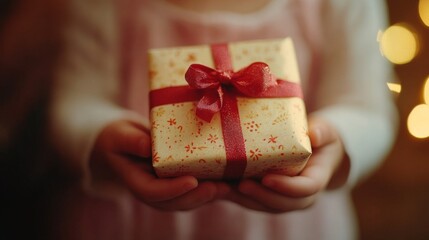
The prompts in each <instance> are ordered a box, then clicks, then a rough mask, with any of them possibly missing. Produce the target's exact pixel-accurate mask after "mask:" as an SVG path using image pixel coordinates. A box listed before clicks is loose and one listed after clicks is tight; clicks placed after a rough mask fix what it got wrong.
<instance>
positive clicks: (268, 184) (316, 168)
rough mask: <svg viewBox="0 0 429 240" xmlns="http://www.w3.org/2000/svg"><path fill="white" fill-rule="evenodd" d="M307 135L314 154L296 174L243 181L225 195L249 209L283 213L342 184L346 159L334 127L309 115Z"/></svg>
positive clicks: (272, 175) (301, 206) (346, 163)
mask: <svg viewBox="0 0 429 240" xmlns="http://www.w3.org/2000/svg"><path fill="white" fill-rule="evenodd" d="M309 134H310V139H311V143H312V147H313V155H312V156H311V157H310V159H309V161H308V163H307V166H306V167H305V169H304V170H303V171H302V173H301V174H300V175H299V176H294V177H288V176H283V175H278V174H268V175H266V176H265V177H263V179H262V180H261V181H260V182H257V181H253V180H243V181H242V182H241V183H240V184H239V185H238V187H237V191H234V192H231V193H230V194H229V195H228V196H227V198H228V199H229V200H231V201H233V202H236V203H238V204H240V205H242V206H244V207H247V208H250V209H254V210H259V211H266V212H274V213H282V212H288V211H293V210H299V209H304V208H307V207H309V206H311V205H312V204H313V203H314V201H315V200H316V198H317V196H318V194H319V193H320V192H322V191H323V190H325V189H326V188H327V187H329V188H331V187H332V188H335V187H339V186H341V185H342V184H344V183H345V181H346V179H347V176H348V171H349V160H348V158H347V155H346V154H345V150H344V147H343V145H342V142H341V139H340V137H339V135H338V134H337V132H336V130H335V129H334V128H333V127H332V126H331V125H329V124H328V123H326V122H325V121H323V120H322V119H320V118H317V117H312V118H311V117H310V118H309Z"/></svg>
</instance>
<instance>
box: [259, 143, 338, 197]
mask: <svg viewBox="0 0 429 240" xmlns="http://www.w3.org/2000/svg"><path fill="white" fill-rule="evenodd" d="M329 147H330V146H328V147H326V148H324V149H320V150H317V151H315V153H314V154H313V156H312V157H311V158H310V159H309V161H308V163H307V165H306V167H305V168H304V170H303V171H302V172H301V173H300V175H298V176H292V177H290V176H284V175H279V174H268V175H266V176H264V178H263V179H262V184H263V185H264V186H266V187H268V188H270V189H272V190H274V191H276V192H279V193H281V194H283V195H287V196H290V197H295V198H301V197H306V196H310V195H314V194H316V193H317V192H319V191H322V190H323V189H324V188H325V187H326V185H327V184H328V182H329V180H330V177H331V175H332V172H333V167H332V166H331V163H330V161H331V154H326V152H329V149H327V148H329Z"/></svg>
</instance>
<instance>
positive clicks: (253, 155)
mask: <svg viewBox="0 0 429 240" xmlns="http://www.w3.org/2000/svg"><path fill="white" fill-rule="evenodd" d="M260 157H262V153H261V151H260V150H259V148H256V149H255V150H250V158H251V159H252V160H253V161H257V160H259V158H260Z"/></svg>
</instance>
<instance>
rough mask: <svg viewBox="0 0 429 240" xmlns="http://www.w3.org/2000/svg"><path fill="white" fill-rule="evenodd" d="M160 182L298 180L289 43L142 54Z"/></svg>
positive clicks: (300, 154) (306, 145)
mask: <svg viewBox="0 0 429 240" xmlns="http://www.w3.org/2000/svg"><path fill="white" fill-rule="evenodd" d="M149 78H150V90H151V91H150V107H151V111H150V118H151V123H152V128H151V135H152V162H153V167H154V169H155V171H156V173H157V175H158V176H159V177H175V176H182V175H192V176H195V177H197V178H199V179H239V178H247V177H261V176H263V175H265V174H267V173H280V174H285V175H290V176H293V175H297V174H299V173H300V171H301V170H302V169H303V168H304V166H305V164H306V162H307V160H308V158H309V157H310V155H311V144H310V140H309V137H308V130H307V119H306V111H305V105H304V102H303V99H302V91H301V88H300V84H299V74H298V67H297V62H296V59H295V53H294V48H293V43H292V40H291V39H289V38H286V39H275V40H256V41H247V42H234V43H228V44H214V45H200V46H187V47H177V48H164V49H152V50H150V51H149Z"/></svg>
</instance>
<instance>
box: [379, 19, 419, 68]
mask: <svg viewBox="0 0 429 240" xmlns="http://www.w3.org/2000/svg"><path fill="white" fill-rule="evenodd" d="M379 41H380V49H381V53H382V54H383V56H385V57H386V58H387V59H388V60H389V61H391V62H392V63H394V64H405V63H408V62H410V61H411V60H413V59H414V57H415V56H416V55H417V53H418V46H419V44H418V39H417V37H416V35H415V33H413V32H412V31H411V30H410V29H409V28H408V27H407V26H406V25H402V24H395V25H392V26H390V27H389V28H387V29H386V30H385V31H384V32H383V33H381V36H379Z"/></svg>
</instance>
